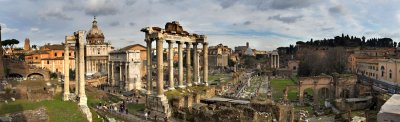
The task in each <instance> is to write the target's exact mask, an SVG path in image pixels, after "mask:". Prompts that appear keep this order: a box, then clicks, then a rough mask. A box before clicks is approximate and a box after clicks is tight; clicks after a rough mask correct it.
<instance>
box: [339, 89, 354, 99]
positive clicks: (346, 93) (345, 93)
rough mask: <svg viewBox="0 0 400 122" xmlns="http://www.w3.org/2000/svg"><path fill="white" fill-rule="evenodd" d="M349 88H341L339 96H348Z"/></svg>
mask: <svg viewBox="0 0 400 122" xmlns="http://www.w3.org/2000/svg"><path fill="white" fill-rule="evenodd" d="M350 93H351V92H350V90H348V89H343V90H342V92H341V93H340V97H341V98H350Z"/></svg>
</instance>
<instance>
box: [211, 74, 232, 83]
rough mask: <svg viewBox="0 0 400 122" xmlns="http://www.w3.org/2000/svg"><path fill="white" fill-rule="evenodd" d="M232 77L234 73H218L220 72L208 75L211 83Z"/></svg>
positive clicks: (224, 80)
mask: <svg viewBox="0 0 400 122" xmlns="http://www.w3.org/2000/svg"><path fill="white" fill-rule="evenodd" d="M231 79H232V73H226V74H225V73H218V74H210V75H209V76H208V81H209V83H210V84H213V83H223V82H226V81H229V80H231Z"/></svg>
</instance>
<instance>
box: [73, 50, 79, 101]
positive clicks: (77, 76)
mask: <svg viewBox="0 0 400 122" xmlns="http://www.w3.org/2000/svg"><path fill="white" fill-rule="evenodd" d="M74 57H75V95H76V96H78V94H79V44H78V43H75V56H74Z"/></svg>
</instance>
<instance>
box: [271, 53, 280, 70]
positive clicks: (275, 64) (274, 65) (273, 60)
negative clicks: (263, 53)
mask: <svg viewBox="0 0 400 122" xmlns="http://www.w3.org/2000/svg"><path fill="white" fill-rule="evenodd" d="M271 68H279V55H271Z"/></svg>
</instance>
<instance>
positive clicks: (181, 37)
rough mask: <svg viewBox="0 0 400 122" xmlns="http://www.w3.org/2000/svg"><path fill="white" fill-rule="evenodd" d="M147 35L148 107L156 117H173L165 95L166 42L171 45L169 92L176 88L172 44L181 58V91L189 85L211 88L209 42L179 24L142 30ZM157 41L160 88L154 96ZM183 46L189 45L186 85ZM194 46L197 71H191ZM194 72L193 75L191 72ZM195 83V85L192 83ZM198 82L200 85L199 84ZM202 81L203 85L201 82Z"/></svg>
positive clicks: (157, 77)
mask: <svg viewBox="0 0 400 122" xmlns="http://www.w3.org/2000/svg"><path fill="white" fill-rule="evenodd" d="M141 31H142V32H144V33H145V40H144V41H145V42H146V43H147V55H148V56H147V64H146V65H147V74H148V75H147V98H146V108H147V109H148V110H150V111H152V112H155V114H158V115H160V116H161V117H162V116H170V115H171V109H170V108H169V104H168V100H167V98H166V96H165V95H164V65H163V51H164V50H163V42H164V41H166V42H167V43H168V50H169V51H168V52H169V54H168V55H169V59H168V69H169V70H168V71H169V78H168V80H169V83H170V84H169V85H168V86H169V89H171V90H172V89H175V85H174V76H173V71H174V70H173V58H172V57H173V55H174V54H173V53H174V51H173V44H175V43H176V44H178V57H179V61H178V62H179V63H178V64H179V65H178V68H179V69H178V70H179V77H178V88H185V87H187V86H192V85H193V84H195V85H201V84H202V85H205V86H208V81H207V79H208V43H207V37H206V36H205V35H197V34H190V33H188V32H187V31H185V30H183V28H182V26H181V25H180V24H179V22H177V21H173V22H168V23H167V24H166V25H165V29H162V28H160V27H146V28H143V29H142V30H141ZM153 41H155V42H156V56H157V62H156V63H157V65H156V68H157V73H156V74H157V76H156V79H157V87H156V88H157V89H156V92H155V94H154V93H152V87H153V86H152V76H151V74H152V70H153V68H152V64H153V63H152V59H151V55H152V53H151V52H152V46H151V43H152V42H153ZM183 44H185V45H186V53H187V54H186V61H187V63H186V65H187V66H186V73H187V74H186V82H185V83H184V79H183V77H184V74H183V73H184V72H183V70H184V69H183ZM198 44H202V45H203V58H204V59H203V67H202V69H203V78H202V80H200V79H201V78H200V71H199V70H200V68H199V61H198V60H199V54H198V52H197V51H196V50H197V45H198ZM191 46H193V50H195V51H194V53H193V55H194V59H193V60H194V61H193V62H194V68H191V64H190V62H191V59H190V54H191ZM192 69H193V74H192V72H191V70H192ZM192 76H194V77H193V79H192ZM193 81H195V82H193ZM196 81H198V82H196ZM199 81H203V82H199Z"/></svg>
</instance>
